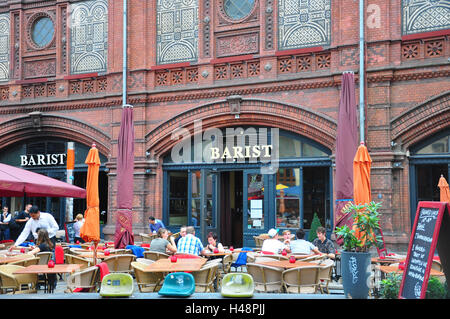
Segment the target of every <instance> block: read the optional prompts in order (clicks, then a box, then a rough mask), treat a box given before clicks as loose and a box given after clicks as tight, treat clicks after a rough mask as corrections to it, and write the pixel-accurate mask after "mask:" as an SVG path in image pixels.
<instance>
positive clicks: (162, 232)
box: [150, 228, 177, 254]
mask: <svg viewBox="0 0 450 319" xmlns="http://www.w3.org/2000/svg"><path fill="white" fill-rule="evenodd" d="M156 236H157V237H156V238H155V239H153V240H152V242H151V243H150V250H151V251H158V252H160V253H164V254H167V253H169V254H170V253H176V252H177V246H175V243H174V241H173V237H172V236H171V237H170V242H169V240H168V239H167V238H168V237H169V232H168V231H167V229H165V228H160V229H158V232H157V235H156Z"/></svg>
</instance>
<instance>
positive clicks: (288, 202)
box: [276, 168, 300, 228]
mask: <svg viewBox="0 0 450 319" xmlns="http://www.w3.org/2000/svg"><path fill="white" fill-rule="evenodd" d="M276 193H277V195H276V225H277V227H281V228H298V227H299V226H300V218H299V216H300V169H299V168H280V169H278V173H277V184H276Z"/></svg>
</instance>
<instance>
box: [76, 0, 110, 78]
mask: <svg viewBox="0 0 450 319" xmlns="http://www.w3.org/2000/svg"><path fill="white" fill-rule="evenodd" d="M71 9H72V15H71V40H70V41H71V46H70V72H71V73H72V74H81V73H91V72H99V73H102V72H106V69H107V57H108V52H107V50H108V1H107V0H95V1H93V0H89V1H81V2H76V3H73V4H71Z"/></svg>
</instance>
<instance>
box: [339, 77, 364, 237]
mask: <svg viewBox="0 0 450 319" xmlns="http://www.w3.org/2000/svg"><path fill="white" fill-rule="evenodd" d="M357 129H358V125H357V119H356V100H355V79H354V74H353V73H350V72H345V73H344V74H342V88H341V97H340V100H339V115H338V124H337V135H336V178H335V189H336V202H335V209H334V226H335V227H341V226H343V225H347V226H349V227H351V226H352V224H353V219H352V216H351V214H345V213H343V211H344V210H345V206H346V205H348V204H349V203H350V202H351V201H352V200H353V157H354V154H355V153H356V149H357V147H358V131H357ZM337 242H338V243H339V244H340V243H341V242H342V238H338V239H337Z"/></svg>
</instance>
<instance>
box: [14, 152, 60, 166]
mask: <svg viewBox="0 0 450 319" xmlns="http://www.w3.org/2000/svg"><path fill="white" fill-rule="evenodd" d="M66 157H67V154H65V153H61V154H33V155H20V165H21V166H51V165H64V160H65V158H66Z"/></svg>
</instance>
